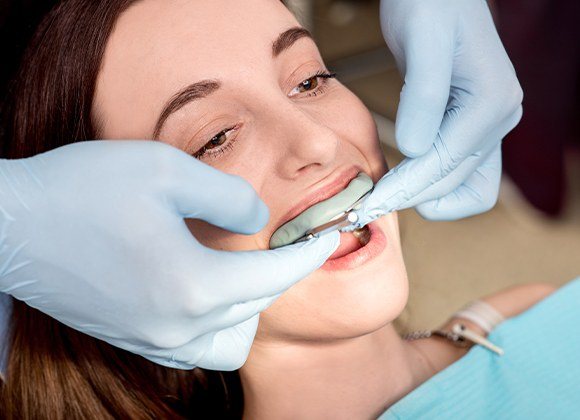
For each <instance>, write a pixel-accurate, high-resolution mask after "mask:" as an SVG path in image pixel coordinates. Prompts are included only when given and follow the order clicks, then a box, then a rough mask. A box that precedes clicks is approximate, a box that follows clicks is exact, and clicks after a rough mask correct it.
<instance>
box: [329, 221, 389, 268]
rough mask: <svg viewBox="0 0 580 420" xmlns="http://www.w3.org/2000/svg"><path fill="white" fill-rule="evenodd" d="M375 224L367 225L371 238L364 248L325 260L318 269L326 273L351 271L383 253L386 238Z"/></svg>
mask: <svg viewBox="0 0 580 420" xmlns="http://www.w3.org/2000/svg"><path fill="white" fill-rule="evenodd" d="M376 223H377V222H372V223H369V224H368V225H367V227H368V228H369V232H370V234H371V238H370V240H369V242H368V243H367V244H366V245H365V246H363V247H362V248H359V249H357V250H356V251H354V252H351V253H350V254H346V255H345V256H343V257H340V258H336V259H334V260H327V261H326V262H325V263H324V264H323V265H322V267H320V268H322V269H323V270H326V271H339V270H352V269H353V268H357V267H360V266H361V265H363V264H366V263H367V262H369V261H370V260H372V259H373V258H375V257H376V256H377V255H379V254H380V253H381V252H383V250H384V249H385V248H386V246H387V237H386V236H385V234H384V233H383V231H382V230H381V229H380V228H379V227H378V226H377V225H376Z"/></svg>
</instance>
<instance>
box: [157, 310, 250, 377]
mask: <svg viewBox="0 0 580 420" xmlns="http://www.w3.org/2000/svg"><path fill="white" fill-rule="evenodd" d="M258 320H259V315H254V316H253V317H251V318H250V319H248V320H246V321H244V322H242V323H240V324H237V325H234V326H232V327H229V328H226V329H223V330H220V331H217V332H210V333H207V334H205V335H203V336H201V337H199V338H196V339H195V340H192V341H191V342H189V343H187V344H185V345H184V346H182V347H179V348H177V349H174V350H173V351H172V352H171V356H170V358H169V359H168V360H167V359H166V360H163V363H161V364H163V365H164V366H170V367H175V368H179V369H192V368H193V367H200V368H204V369H212V370H222V371H232V370H236V369H239V368H240V367H241V366H242V365H243V364H244V363H245V361H246V359H247V358H248V354H249V353H250V348H251V347H252V343H253V341H254V337H255V335H256V330H257V329H258ZM149 360H151V359H149Z"/></svg>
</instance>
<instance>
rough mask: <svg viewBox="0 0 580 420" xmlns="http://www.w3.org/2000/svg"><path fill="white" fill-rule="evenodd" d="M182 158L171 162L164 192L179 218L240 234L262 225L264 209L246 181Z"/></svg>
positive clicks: (267, 215) (268, 214)
mask: <svg viewBox="0 0 580 420" xmlns="http://www.w3.org/2000/svg"><path fill="white" fill-rule="evenodd" d="M184 155H185V156H181V158H180V159H175V162H172V165H173V166H172V168H173V169H172V176H171V179H170V180H168V182H167V183H166V184H165V187H166V191H164V193H165V194H166V195H167V196H168V198H169V199H170V201H171V202H172V203H173V204H174V205H175V207H176V210H177V211H178V212H179V214H180V215H181V216H182V217H184V218H191V219H201V220H205V221H206V222H208V223H211V224H212V225H215V226H218V227H221V228H224V229H227V230H230V231H232V232H237V233H244V234H253V233H256V232H259V231H260V230H261V229H262V228H263V227H264V226H265V225H266V223H267V222H268V219H269V217H270V213H269V210H268V207H267V206H266V204H264V202H263V201H262V200H261V199H260V197H259V196H258V194H257V193H256V191H255V190H254V189H253V187H252V186H251V185H250V184H249V183H248V182H247V181H245V180H244V179H242V178H241V177H239V176H234V175H229V174H226V173H223V172H221V171H219V170H217V169H215V168H212V167H211V166H209V165H206V164H204V163H202V162H200V161H199V160H197V159H194V158H193V157H191V156H188V155H186V154H184Z"/></svg>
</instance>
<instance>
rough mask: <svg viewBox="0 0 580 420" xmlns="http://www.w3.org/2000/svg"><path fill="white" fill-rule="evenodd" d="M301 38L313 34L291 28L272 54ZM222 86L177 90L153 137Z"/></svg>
mask: <svg viewBox="0 0 580 420" xmlns="http://www.w3.org/2000/svg"><path fill="white" fill-rule="evenodd" d="M301 38H310V39H313V37H312V34H311V33H310V32H309V31H308V30H306V29H304V28H301V27H299V26H296V27H293V28H290V29H288V30H286V31H284V32H282V33H281V34H280V35H278V38H276V40H275V41H274V42H273V43H272V56H273V57H274V58H276V57H278V56H279V55H280V54H282V53H283V52H284V51H286V50H287V49H288V48H290V47H291V46H292V45H294V43H295V42H296V41H298V40H299V39H301ZM220 87H221V84H220V82H219V81H217V80H202V81H200V82H196V83H193V84H191V85H189V86H187V87H185V88H183V89H182V90H180V91H179V92H177V93H176V94H175V95H173V97H172V98H171V99H170V100H169V101H167V104H166V105H165V106H164V107H163V111H161V114H159V118H158V119H157V123H156V124H155V130H154V131H153V139H154V140H157V139H158V137H159V134H160V133H161V130H162V128H163V125H164V124H165V122H166V121H167V119H168V118H169V117H170V116H171V114H173V113H174V112H177V111H178V110H180V109H181V108H183V107H184V106H185V105H187V104H188V103H190V102H192V101H195V100H197V99H201V98H205V97H207V96H209V95H211V94H212V93H214V92H215V91H216V90H218V89H219V88H220Z"/></svg>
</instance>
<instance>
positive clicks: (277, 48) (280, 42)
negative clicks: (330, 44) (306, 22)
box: [272, 26, 314, 58]
mask: <svg viewBox="0 0 580 420" xmlns="http://www.w3.org/2000/svg"><path fill="white" fill-rule="evenodd" d="M305 37H306V38H310V39H312V40H313V39H314V38H313V37H312V34H311V33H310V32H309V31H308V30H306V29H304V28H301V27H299V26H296V27H294V28H290V29H288V30H286V31H284V32H282V33H281V34H280V35H278V38H277V39H276V40H275V41H274V42H273V43H272V56H273V57H274V58H276V57H278V56H279V55H280V54H281V53H282V52H283V51H285V50H287V49H288V48H290V47H291V46H292V45H294V43H295V42H296V41H298V40H299V39H300V38H305Z"/></svg>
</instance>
